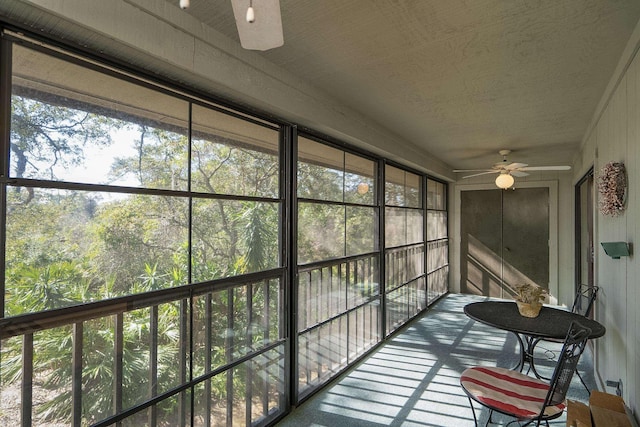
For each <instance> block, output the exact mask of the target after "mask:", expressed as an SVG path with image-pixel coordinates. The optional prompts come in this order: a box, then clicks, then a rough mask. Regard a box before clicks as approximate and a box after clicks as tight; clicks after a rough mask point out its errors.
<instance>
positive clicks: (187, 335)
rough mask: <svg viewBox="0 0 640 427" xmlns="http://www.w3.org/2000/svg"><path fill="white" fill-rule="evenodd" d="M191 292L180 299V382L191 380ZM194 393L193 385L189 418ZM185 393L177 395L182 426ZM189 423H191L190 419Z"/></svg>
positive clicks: (179, 418)
mask: <svg viewBox="0 0 640 427" xmlns="http://www.w3.org/2000/svg"><path fill="white" fill-rule="evenodd" d="M193 298H194V296H193V293H192V294H191V296H190V297H189V298H188V299H182V300H180V344H179V346H180V355H179V356H178V360H179V363H180V384H186V383H187V377H188V380H189V381H193V342H192V338H193V337H192V335H193V334H192V333H191V331H192V330H193V306H192V304H193ZM187 363H188V364H189V372H187ZM194 393H195V387H193V386H192V387H191V400H190V401H191V403H190V405H189V407H190V409H191V410H190V411H188V412H190V413H191V415H190V418H193V416H194V414H193V413H194V406H193V401H194V398H195V396H194ZM187 415H188V413H187V395H186V393H185V392H182V393H180V394H179V395H178V420H179V422H180V426H181V427H184V426H185V425H186V422H187ZM189 424H191V425H192V424H193V423H192V422H191V421H190V422H189Z"/></svg>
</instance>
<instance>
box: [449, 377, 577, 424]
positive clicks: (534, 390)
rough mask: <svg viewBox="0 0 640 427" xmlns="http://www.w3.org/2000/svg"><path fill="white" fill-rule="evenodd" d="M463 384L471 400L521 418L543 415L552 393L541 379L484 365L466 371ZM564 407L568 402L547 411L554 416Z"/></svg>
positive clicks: (546, 411) (461, 381) (548, 408)
mask: <svg viewBox="0 0 640 427" xmlns="http://www.w3.org/2000/svg"><path fill="white" fill-rule="evenodd" d="M460 384H461V385H462V387H464V389H465V390H466V391H467V393H468V394H469V396H471V398H473V399H475V400H477V401H478V402H480V403H484V404H485V405H487V406H488V407H490V408H494V409H496V410H498V411H502V412H506V413H509V414H513V415H514V416H515V417H517V418H521V419H524V418H533V417H535V416H537V415H538V414H539V413H540V409H541V408H542V405H543V403H544V399H545V397H547V392H548V390H549V385H548V384H547V383H545V382H544V381H541V380H539V379H537V378H533V377H529V376H527V375H524V374H521V373H520V372H516V371H512V370H510V369H505V368H495V367H483V366H476V367H473V368H469V369H466V370H465V371H464V372H463V373H462V376H461V377H460ZM564 407H565V405H564V403H560V404H558V405H555V406H549V407H547V408H546V409H545V411H544V412H545V415H546V416H552V415H555V414H558V413H560V412H562V411H563V410H564Z"/></svg>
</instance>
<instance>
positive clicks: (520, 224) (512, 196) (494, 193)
mask: <svg viewBox="0 0 640 427" xmlns="http://www.w3.org/2000/svg"><path fill="white" fill-rule="evenodd" d="M460 206H461V212H460V224H461V226H460V231H461V251H460V256H461V260H460V266H461V268H460V270H461V283H460V290H461V292H462V293H472V294H478V295H486V296H491V297H499V298H506V297H509V296H511V295H512V294H513V292H512V289H513V286H514V285H517V284H520V283H525V282H528V283H535V284H537V285H539V286H542V287H544V288H546V289H548V288H549V189H548V188H546V187H544V188H519V189H516V190H499V189H496V190H474V191H463V192H462V193H461V205H460Z"/></svg>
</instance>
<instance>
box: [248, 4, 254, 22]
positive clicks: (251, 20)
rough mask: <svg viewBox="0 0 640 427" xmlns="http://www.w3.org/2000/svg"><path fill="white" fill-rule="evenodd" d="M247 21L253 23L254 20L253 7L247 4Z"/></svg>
mask: <svg viewBox="0 0 640 427" xmlns="http://www.w3.org/2000/svg"><path fill="white" fill-rule="evenodd" d="M246 19H247V22H248V23H249V24H253V23H254V22H255V21H256V12H255V11H254V10H253V7H251V6H249V8H248V9H247V17H246Z"/></svg>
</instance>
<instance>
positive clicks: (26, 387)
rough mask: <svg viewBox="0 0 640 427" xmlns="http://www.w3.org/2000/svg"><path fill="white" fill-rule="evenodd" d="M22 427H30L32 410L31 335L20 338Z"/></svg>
mask: <svg viewBox="0 0 640 427" xmlns="http://www.w3.org/2000/svg"><path fill="white" fill-rule="evenodd" d="M21 394H22V405H21V421H22V427H31V422H32V410H33V334H31V333H29V334H25V335H24V336H23V337H22V390H21Z"/></svg>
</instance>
